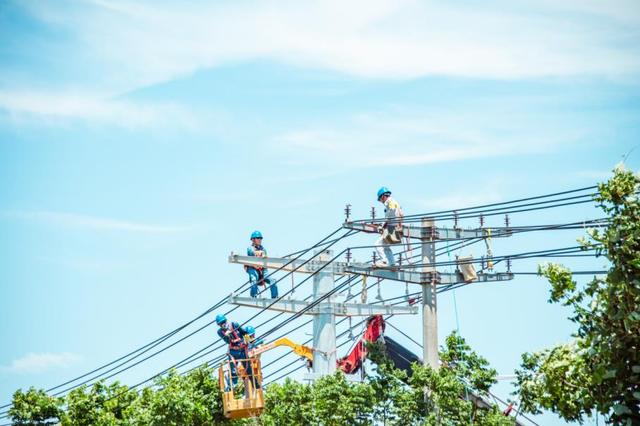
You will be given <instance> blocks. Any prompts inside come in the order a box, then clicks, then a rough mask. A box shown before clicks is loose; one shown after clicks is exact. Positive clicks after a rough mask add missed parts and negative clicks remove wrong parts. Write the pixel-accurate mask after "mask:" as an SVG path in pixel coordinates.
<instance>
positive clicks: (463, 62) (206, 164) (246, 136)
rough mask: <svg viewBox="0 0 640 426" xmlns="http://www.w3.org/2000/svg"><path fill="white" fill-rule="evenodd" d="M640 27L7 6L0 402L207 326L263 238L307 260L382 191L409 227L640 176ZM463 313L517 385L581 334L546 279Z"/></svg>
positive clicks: (525, 243) (399, 11)
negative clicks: (184, 326)
mask: <svg viewBox="0 0 640 426" xmlns="http://www.w3.org/2000/svg"><path fill="white" fill-rule="evenodd" d="M638 24H640V8H639V7H638V6H637V4H635V2H633V1H612V2H606V3H602V2H596V1H581V2H573V1H570V2H561V3H560V4H559V2H551V1H538V2H501V1H495V2H489V3H486V2H485V3H483V4H482V5H479V4H477V3H474V2H466V1H459V2H417V1H394V2H387V1H367V2H359V1H357V2H350V3H349V4H348V5H345V4H343V2H309V3H305V4H303V3H301V2H285V3H282V2H250V1H238V2H233V3H221V2H195V1H190V2H129V1H113V2H106V1H99V0H95V1H86V2H80V1H62V2H55V3H52V2H35V1H34V2H29V1H26V2H12V1H4V2H2V3H0V40H1V42H0V64H1V66H0V182H1V184H0V233H1V234H2V236H3V237H2V238H1V239H0V254H1V256H0V320H1V321H0V336H2V340H3V341H4V342H5V344H4V345H1V347H0V403H4V402H6V401H8V400H9V399H10V395H11V393H12V392H13V391H14V390H15V389H16V388H18V387H27V386H30V385H34V386H39V387H48V386H51V385H55V384H57V383H60V382H62V381H64V380H65V379H68V378H70V377H73V376H75V375H77V374H79V373H83V372H85V371H87V370H89V369H91V368H93V367H95V366H97V365H100V364H102V363H104V362H106V361H110V360H111V359H114V358H115V357H117V356H119V355H121V354H122V353H125V352H127V351H128V350H130V349H132V348H134V347H136V346H137V345H140V344H143V343H146V342H148V341H150V340H152V339H153V338H155V337H157V336H159V335H161V334H163V333H164V332H166V331H168V330H170V329H172V328H173V327H175V326H177V325H178V324H180V323H182V322H184V321H185V320H187V319H189V318H191V317H193V316H195V315H196V314H197V313H199V312H201V311H203V310H204V309H206V308H207V307H208V306H210V305H211V304H213V303H214V302H216V301H217V300H219V298H220V297H221V296H222V295H224V294H226V293H227V292H229V291H230V290H231V289H233V288H235V287H237V286H238V285H240V284H241V283H242V282H244V279H245V276H244V273H243V271H242V270H241V268H239V267H237V266H236V265H229V264H228V263H227V262H226V257H227V255H228V253H229V252H231V251H236V252H238V251H242V250H243V249H244V247H245V246H246V245H247V243H248V241H247V239H248V235H249V233H250V232H251V231H252V230H254V229H260V230H262V231H263V233H264V234H265V236H266V239H265V245H266V246H267V248H268V249H269V251H270V253H272V254H273V255H277V254H284V253H288V252H291V251H295V250H299V249H302V248H305V247H307V246H309V245H310V244H312V243H313V242H315V241H317V240H318V239H320V238H321V237H322V236H324V235H326V234H328V233H329V232H331V231H332V230H333V229H335V227H336V226H339V224H340V223H341V221H342V219H343V217H342V209H343V206H344V204H345V203H347V202H349V203H351V204H353V206H354V214H355V216H357V217H363V216H367V215H368V212H369V209H370V206H372V205H375V195H374V194H375V191H376V190H377V188H378V187H379V186H381V185H386V186H389V187H390V188H392V190H393V191H394V195H395V196H396V197H397V199H398V200H399V201H400V203H401V204H402V205H403V207H404V209H405V211H406V213H408V214H411V213H417V212H425V211H429V210H434V209H444V208H456V207H463V206H468V205H475V204H482V203H486V202H495V201H502V200H509V199H513V198H520V197H523V196H529V195H537V194H543V193H549V192H556V191H562V190H566V189H572V188H577V187H582V186H588V185H592V184H594V183H595V182H597V181H599V180H602V179H604V178H606V176H607V173H608V172H609V171H610V170H611V169H612V168H613V166H614V165H615V164H616V163H618V162H619V161H620V160H621V158H622V157H623V156H624V155H626V154H627V153H629V152H630V151H631V153H630V155H629V157H628V160H627V166H628V167H630V168H632V169H634V170H637V169H638V164H639V163H640V151H633V149H634V147H636V146H637V144H638V143H639V142H638V140H639V138H638V136H639V135H640V115H639V112H640V98H639V96H638V95H639V94H640V54H639V53H640V52H639V49H638V46H640V25H638ZM595 217H600V213H599V212H598V211H596V210H595V209H593V208H590V207H573V208H566V209H562V210H558V211H550V212H545V213H538V214H522V215H518V216H517V217H514V218H513V220H514V223H515V224H521V225H525V224H537V223H553V222H557V221H573V220H583V219H588V218H595ZM492 220H494V222H495V223H494V224H495V225H499V224H501V218H495V219H492ZM465 225H466V226H475V225H477V223H473V222H471V223H467V224H465ZM579 234H580V233H579V232H569V231H566V232H565V233H557V234H546V233H545V234H540V235H534V234H531V235H527V236H526V237H517V238H516V237H514V238H513V239H512V240H511V241H504V242H503V241H496V243H495V245H496V247H495V249H494V251H495V252H496V254H500V253H509V252H512V253H516V252H522V251H528V250H535V249H543V248H550V247H551V248H552V247H565V246H570V245H573V244H574V241H575V238H576V237H577V236H579ZM366 241H369V239H368V238H367V237H360V238H356V239H354V240H353V243H354V244H355V243H360V242H366ZM349 244H351V242H349ZM343 246H344V245H343ZM343 246H340V247H343ZM471 252H472V253H473V254H474V255H476V256H479V255H481V254H482V249H481V248H480V247H476V248H474V249H473V250H471ZM462 254H465V253H462ZM356 257H359V258H360V259H362V260H365V259H369V257H370V254H369V253H358V254H356ZM570 262H571V263H570V264H571V265H572V266H575V267H577V268H580V267H585V268H586V267H589V268H591V267H594V264H585V263H581V262H577V261H570ZM535 265H536V262H534V261H528V262H522V263H519V264H517V265H516V266H515V267H514V269H516V270H521V271H524V270H534V269H535ZM595 266H599V267H601V266H602V262H601V261H596V264H595ZM400 287H402V286H400ZM403 291H404V288H401V289H399V288H397V287H391V286H389V287H385V288H384V289H383V292H384V293H385V296H387V295H388V296H393V295H396V294H401V293H402V292H403ZM456 298H457V308H458V317H459V323H460V329H461V332H462V334H463V336H465V337H466V338H467V339H468V340H469V341H470V342H471V344H472V345H473V346H474V347H475V348H476V349H477V350H478V351H479V352H481V353H482V354H483V355H485V356H486V357H488V358H489V360H490V361H491V362H492V363H493V364H494V365H495V366H496V368H497V369H498V371H499V372H500V373H501V374H505V375H508V374H511V373H512V371H513V368H515V367H516V366H517V365H518V361H519V357H520V354H521V353H522V352H524V351H533V350H536V349H540V348H542V347H544V346H547V345H551V344H555V343H559V342H563V341H566V340H567V339H569V336H570V333H571V330H572V327H571V323H570V322H569V321H568V320H566V315H567V312H565V311H564V310H563V309H561V308H560V307H557V306H551V305H549V304H547V303H546V300H547V298H548V296H547V288H546V287H545V283H544V282H543V281H542V280H541V279H539V278H536V277H525V278H521V277H519V278H518V279H517V280H515V281H513V282H510V283H507V284H499V285H493V286H490V285H484V286H481V285H478V286H475V287H471V286H470V287H468V288H464V289H461V290H459V291H457V292H456ZM452 301H453V298H452V294H448V295H446V296H443V297H442V299H441V301H440V308H439V309H440V337H441V338H442V337H444V336H445V335H446V334H447V333H448V332H449V331H450V330H452V329H454V328H455V326H456V323H455V315H454V310H453V303H452ZM250 315H252V312H251V310H249V309H246V310H241V311H240V312H239V314H238V319H239V320H242V319H243V318H248V317H249V316H250ZM394 324H396V325H398V326H402V327H404V328H406V329H407V330H408V331H409V332H412V333H415V334H416V336H419V330H414V326H413V323H412V322H411V321H410V320H408V319H399V320H397V322H395V323H394ZM305 332H307V333H308V332H310V330H298V331H296V332H295V333H292V336H293V337H295V338H296V339H297V340H303V339H305V335H304V333H305ZM390 334H393V333H392V332H390ZM394 337H398V336H394ZM214 338H215V337H214V330H211V331H210V332H209V333H208V334H207V335H202V336H196V337H195V338H194V339H191V340H189V341H187V343H185V344H184V345H181V346H179V347H177V348H176V349H175V350H174V351H173V352H170V353H168V354H166V355H165V356H162V357H158V359H156V360H154V361H153V362H149V363H145V364H143V365H142V366H140V367H139V368H137V369H135V370H134V371H131V372H130V373H129V374H127V375H123V377H122V378H121V379H122V380H124V381H125V382H127V383H133V382H134V381H135V380H137V379H139V378H143V377H147V376H149V375H150V374H152V373H154V372H155V371H158V370H160V369H162V368H163V367H165V366H167V365H169V364H170V363H171V362H172V361H175V360H178V359H180V358H181V355H184V354H188V353H191V352H193V351H195V350H196V349H198V348H199V347H201V346H202V345H204V344H206V343H207V342H208V341H210V339H214ZM398 339H399V340H402V338H400V337H398ZM408 347H411V346H410V344H409V343H408ZM413 349H414V350H416V351H417V349H415V348H413ZM274 356H275V355H274ZM300 374H301V373H300ZM298 377H301V376H300V375H299V376H298ZM497 389H498V391H499V392H498V393H499V394H500V395H501V396H503V397H504V396H507V394H508V392H509V387H508V384H503V383H501V384H500V386H499V387H498V388H497ZM543 418H544V424H563V423H562V422H560V421H558V420H557V419H555V417H554V416H551V415H548V416H545V417H543Z"/></svg>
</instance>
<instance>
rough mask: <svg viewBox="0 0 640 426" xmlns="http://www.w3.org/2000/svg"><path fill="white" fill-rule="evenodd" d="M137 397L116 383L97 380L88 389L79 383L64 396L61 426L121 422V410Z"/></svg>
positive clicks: (115, 423) (84, 425)
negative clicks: (108, 383)
mask: <svg viewBox="0 0 640 426" xmlns="http://www.w3.org/2000/svg"><path fill="white" fill-rule="evenodd" d="M136 398H137V394H136V393H135V392H134V391H130V390H129V387H128V386H124V385H121V384H120V383H118V382H115V383H112V384H110V385H108V386H107V385H105V384H104V382H97V383H95V384H94V385H93V386H91V387H90V388H87V387H86V386H81V387H79V388H77V389H74V390H73V391H71V392H70V393H69V394H68V395H67V396H66V398H65V401H66V404H67V409H66V412H65V414H64V415H63V416H62V418H61V420H62V421H61V423H62V425H63V426H115V425H120V424H123V423H124V420H125V419H126V414H125V411H126V409H127V408H128V407H129V406H130V405H131V403H132V402H133V401H134V400H135V399H136Z"/></svg>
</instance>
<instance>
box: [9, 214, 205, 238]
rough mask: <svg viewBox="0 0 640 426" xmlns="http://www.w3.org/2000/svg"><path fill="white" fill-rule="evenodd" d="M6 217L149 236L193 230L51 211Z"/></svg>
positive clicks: (184, 227) (189, 227) (185, 227)
mask: <svg viewBox="0 0 640 426" xmlns="http://www.w3.org/2000/svg"><path fill="white" fill-rule="evenodd" d="M1 214H2V215H3V216H5V217H10V218H17V219H22V220H29V221H36V222H41V223H45V224H49V225H54V226H62V227H68V228H77V229H89V230H95V231H120V232H139V233H147V234H166V233H176V232H185V231H190V230H193V229H194V227H192V226H167V225H152V224H146V223H138V222H130V221H125V220H118V219H111V218H104V217H95V216H86V215H79V214H73V213H61V212H51V211H4V212H1Z"/></svg>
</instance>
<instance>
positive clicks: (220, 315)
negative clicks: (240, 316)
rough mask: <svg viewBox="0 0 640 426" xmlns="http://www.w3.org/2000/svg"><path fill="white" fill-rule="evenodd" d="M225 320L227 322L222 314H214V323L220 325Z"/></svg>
mask: <svg viewBox="0 0 640 426" xmlns="http://www.w3.org/2000/svg"><path fill="white" fill-rule="evenodd" d="M225 322H227V317H225V316H224V315H223V314H218V315H216V324H218V325H220V324H224V323H225Z"/></svg>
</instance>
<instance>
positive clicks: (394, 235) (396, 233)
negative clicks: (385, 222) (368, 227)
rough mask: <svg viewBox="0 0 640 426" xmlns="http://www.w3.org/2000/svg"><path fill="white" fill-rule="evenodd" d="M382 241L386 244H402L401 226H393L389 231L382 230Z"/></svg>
mask: <svg viewBox="0 0 640 426" xmlns="http://www.w3.org/2000/svg"><path fill="white" fill-rule="evenodd" d="M382 241H384V242H385V243H387V244H400V243H401V242H402V226H399V225H395V226H394V227H393V228H392V230H391V231H389V229H387V228H384V229H383V230H382Z"/></svg>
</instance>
